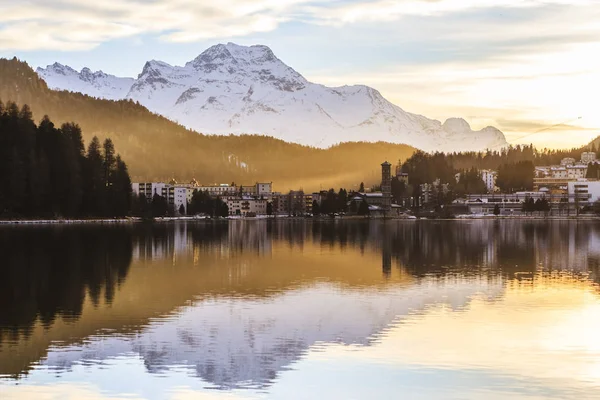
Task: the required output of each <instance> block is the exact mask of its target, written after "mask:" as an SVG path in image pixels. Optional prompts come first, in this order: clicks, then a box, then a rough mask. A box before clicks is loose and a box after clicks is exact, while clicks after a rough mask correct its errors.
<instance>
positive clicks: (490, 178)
mask: <svg viewBox="0 0 600 400" xmlns="http://www.w3.org/2000/svg"><path fill="white" fill-rule="evenodd" d="M497 177H498V173H497V172H496V171H492V170H489V169H484V170H482V171H481V179H483V182H484V183H485V187H486V188H487V191H488V192H489V193H493V192H495V191H496V178H497Z"/></svg>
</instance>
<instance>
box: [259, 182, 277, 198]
mask: <svg viewBox="0 0 600 400" xmlns="http://www.w3.org/2000/svg"><path fill="white" fill-rule="evenodd" d="M272 193H273V182H268V183H258V182H257V183H256V195H257V196H270V195H271V194H272Z"/></svg>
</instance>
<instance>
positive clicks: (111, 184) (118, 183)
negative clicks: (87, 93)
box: [0, 102, 131, 218]
mask: <svg viewBox="0 0 600 400" xmlns="http://www.w3.org/2000/svg"><path fill="white" fill-rule="evenodd" d="M130 202H131V180H130V177H129V173H128V171H127V166H126V165H125V162H124V161H123V160H121V157H120V156H119V155H118V154H116V151H115V147H114V144H113V143H112V141H111V140H110V139H108V138H107V139H105V140H104V143H103V145H101V144H100V142H99V140H98V138H96V137H94V138H92V140H91V142H90V144H89V147H88V149H87V152H86V150H85V147H84V143H83V139H82V132H81V129H80V128H79V126H78V125H76V124H74V123H65V124H63V125H62V126H61V127H60V128H57V127H56V126H55V125H54V123H52V121H50V119H49V118H48V117H47V116H44V117H43V118H42V120H41V121H40V123H39V125H36V124H35V122H34V121H33V119H32V114H31V110H30V108H29V106H27V105H23V106H22V107H21V108H19V107H18V106H17V104H15V103H12V102H9V103H6V104H3V103H1V102H0V217H2V218H22V217H26V218H34V217H51V218H55V217H68V218H74V217H104V216H110V217H115V216H118V217H121V216H125V215H128V213H129V209H130Z"/></svg>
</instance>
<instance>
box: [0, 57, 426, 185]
mask: <svg viewBox="0 0 600 400" xmlns="http://www.w3.org/2000/svg"><path fill="white" fill-rule="evenodd" d="M0 100H1V101H3V102H5V103H6V102H9V101H12V102H16V103H17V104H18V105H23V104H28V105H29V106H30V108H31V111H32V112H33V117H34V119H35V120H36V121H39V120H40V119H41V118H42V117H43V116H44V115H49V116H50V118H51V119H52V121H53V122H54V123H55V124H57V125H60V124H62V123H65V122H73V121H75V122H76V123H77V124H79V125H80V126H81V128H82V133H83V139H84V140H85V142H86V143H89V141H90V140H91V138H92V137H93V136H98V137H99V138H100V139H101V140H104V139H105V138H107V137H110V138H111V139H112V140H113V142H114V144H115V146H116V147H117V148H118V149H119V152H120V153H121V156H122V157H123V158H124V159H125V160H127V163H128V166H129V171H130V174H131V177H132V179H133V180H134V181H143V182H144V181H169V180H171V179H172V178H175V179H177V180H179V181H182V182H187V181H189V180H191V179H192V178H196V179H197V180H198V181H199V182H201V183H203V184H212V183H230V182H232V181H234V182H236V183H237V184H243V185H248V184H253V183H255V182H257V181H263V182H273V183H274V186H275V188H276V190H278V191H283V192H286V191H288V190H289V189H298V188H303V189H304V190H306V191H311V190H318V189H319V188H323V189H327V188H330V187H335V188H336V190H337V188H340V187H346V188H353V187H356V188H358V184H359V183H360V182H361V181H364V182H365V184H366V185H369V184H375V183H377V182H378V181H379V180H380V179H381V175H380V170H379V169H380V167H379V164H381V162H382V161H383V160H385V159H388V160H391V161H394V160H398V159H399V158H402V159H406V158H408V157H409V156H410V155H411V154H413V153H414V151H415V148H413V147H410V146H407V145H401V144H390V143H361V142H359V143H344V144H340V145H337V146H333V147H331V148H328V149H317V148H311V147H308V146H302V145H299V144H294V143H287V142H284V141H282V140H280V139H275V138H272V137H268V136H265V135H262V136H260V135H240V136H233V135H203V134H199V133H197V132H195V131H192V130H189V129H186V128H185V127H183V126H181V125H179V124H177V123H175V122H173V121H170V120H168V119H166V118H164V117H162V116H160V115H157V114H155V113H151V112H150V111H149V110H148V109H147V108H145V107H144V106H142V105H140V104H136V103H135V102H134V101H132V100H118V101H116V100H105V99H99V98H94V97H90V96H88V95H84V94H81V93H73V92H68V91H56V90H51V89H49V88H48V85H47V84H46V82H45V81H44V80H43V79H41V78H40V77H39V76H38V75H37V74H36V73H35V72H34V71H33V69H31V67H30V66H29V65H27V63H25V62H22V61H19V60H18V59H16V58H14V59H12V60H7V59H0ZM0 107H1V106H0ZM357 160H360V162H357Z"/></svg>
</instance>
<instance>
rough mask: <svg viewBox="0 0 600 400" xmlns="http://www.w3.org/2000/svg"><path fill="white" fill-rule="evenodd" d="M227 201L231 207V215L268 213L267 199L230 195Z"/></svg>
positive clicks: (243, 215)
mask: <svg viewBox="0 0 600 400" xmlns="http://www.w3.org/2000/svg"><path fill="white" fill-rule="evenodd" d="M225 203H226V204H227V207H228V208H229V215H240V216H242V217H245V216H247V215H266V214H267V200H266V199H259V198H254V197H248V196H244V197H239V196H230V197H227V198H226V199H225Z"/></svg>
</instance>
